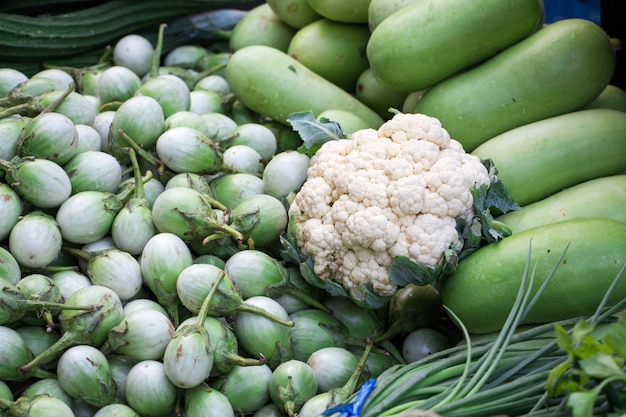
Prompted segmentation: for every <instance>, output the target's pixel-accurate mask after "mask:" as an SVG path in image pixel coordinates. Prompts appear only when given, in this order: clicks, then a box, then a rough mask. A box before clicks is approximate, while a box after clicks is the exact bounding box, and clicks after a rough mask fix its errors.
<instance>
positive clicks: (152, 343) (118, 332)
mask: <svg viewBox="0 0 626 417" xmlns="http://www.w3.org/2000/svg"><path fill="white" fill-rule="evenodd" d="M175 332H176V329H175V328H174V325H173V323H172V321H171V320H170V319H169V317H168V316H166V315H165V314H163V313H162V312H160V311H157V310H152V309H148V308H144V309H140V310H135V311H132V312H130V313H128V314H126V313H125V314H124V318H123V319H122V321H121V322H119V323H118V324H117V325H115V326H114V327H113V328H111V330H109V334H108V338H107V341H106V342H105V345H104V347H103V350H105V349H110V350H111V351H112V352H113V353H116V354H118V355H124V356H126V357H128V358H131V359H133V360H136V361H143V360H148V359H154V360H160V359H161V358H162V357H163V353H164V352H165V348H166V347H167V345H168V343H169V342H170V340H172V338H173V337H174V333H175Z"/></svg>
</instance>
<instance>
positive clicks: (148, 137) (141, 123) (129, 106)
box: [107, 96, 165, 157]
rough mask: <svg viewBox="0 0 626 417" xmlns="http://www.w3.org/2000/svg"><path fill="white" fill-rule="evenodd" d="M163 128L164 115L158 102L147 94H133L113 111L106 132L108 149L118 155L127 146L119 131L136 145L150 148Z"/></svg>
mask: <svg viewBox="0 0 626 417" xmlns="http://www.w3.org/2000/svg"><path fill="white" fill-rule="evenodd" d="M164 128H165V116H164V114H163V109H162V108H161V106H160V105H159V102H158V101H157V100H156V99H154V98H152V97H147V96H134V97H131V98H129V99H127V100H126V101H124V103H122V105H121V106H120V107H119V108H118V109H117V110H116V111H115V114H114V116H113V119H112V121H111V126H110V130H109V133H108V136H107V138H108V151H109V152H112V153H113V154H114V155H116V156H118V155H119V154H120V153H122V152H123V151H121V150H120V147H127V146H128V143H127V142H126V141H125V139H124V137H123V135H122V134H121V132H123V133H124V134H125V135H127V136H128V137H129V138H130V139H132V141H133V142H134V143H135V144H137V145H138V146H140V147H142V148H144V149H146V150H147V149H151V148H152V147H153V146H154V144H155V143H156V141H157V138H158V137H159V135H161V133H163V130H164ZM118 157H119V156H118Z"/></svg>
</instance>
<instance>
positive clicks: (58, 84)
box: [31, 68, 74, 90]
mask: <svg viewBox="0 0 626 417" xmlns="http://www.w3.org/2000/svg"><path fill="white" fill-rule="evenodd" d="M33 78H34V79H46V80H50V81H52V82H53V83H54V85H55V88H56V89H57V90H66V89H68V88H69V87H70V86H71V85H72V84H73V83H74V78H73V77H72V75H71V74H70V73H69V72H67V71H65V70H63V69H61V68H46V69H42V70H40V71H38V72H36V73H35V74H33V75H32V77H31V79H33Z"/></svg>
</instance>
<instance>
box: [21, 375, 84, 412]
mask: <svg viewBox="0 0 626 417" xmlns="http://www.w3.org/2000/svg"><path fill="white" fill-rule="evenodd" d="M37 395H49V396H50V397H53V398H57V399H59V400H61V401H63V402H64V403H65V404H67V405H68V406H69V407H70V408H71V407H72V406H73V405H74V399H73V398H72V397H71V396H70V395H69V394H68V393H67V392H65V391H63V388H62V387H61V384H60V383H59V380H58V379H57V378H44V379H40V380H37V381H35V382H33V383H32V384H30V385H28V386H27V387H26V388H25V389H24V391H22V393H21V395H20V396H21V397H30V398H32V397H35V396H37Z"/></svg>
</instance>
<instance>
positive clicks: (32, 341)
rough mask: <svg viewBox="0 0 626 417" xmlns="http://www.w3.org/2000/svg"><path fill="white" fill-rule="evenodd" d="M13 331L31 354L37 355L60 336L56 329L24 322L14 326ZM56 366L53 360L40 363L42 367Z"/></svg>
mask: <svg viewBox="0 0 626 417" xmlns="http://www.w3.org/2000/svg"><path fill="white" fill-rule="evenodd" d="M15 331H16V332H18V333H19V334H20V336H22V339H24V342H26V346H28V350H30V351H31V353H32V354H33V355H35V356H36V355H39V354H40V353H41V352H43V351H44V350H46V349H48V348H49V347H50V346H52V345H53V344H54V343H56V341H57V340H59V338H60V337H61V335H60V333H59V332H58V331H56V329H49V328H46V327H44V326H39V325H32V324H24V325H23V326H19V327H15ZM54 366H56V363H55V361H54V360H52V361H50V363H45V364H42V367H44V368H46V369H50V368H51V367H54Z"/></svg>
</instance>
